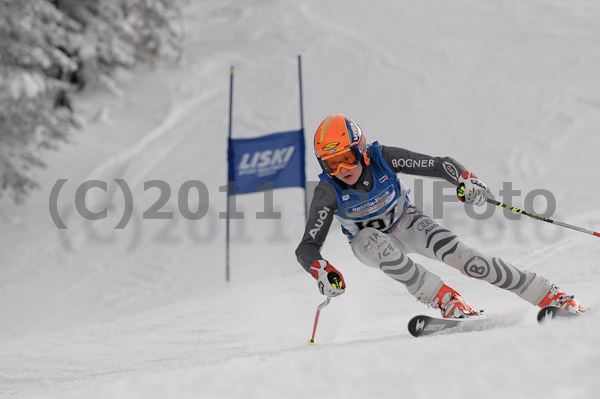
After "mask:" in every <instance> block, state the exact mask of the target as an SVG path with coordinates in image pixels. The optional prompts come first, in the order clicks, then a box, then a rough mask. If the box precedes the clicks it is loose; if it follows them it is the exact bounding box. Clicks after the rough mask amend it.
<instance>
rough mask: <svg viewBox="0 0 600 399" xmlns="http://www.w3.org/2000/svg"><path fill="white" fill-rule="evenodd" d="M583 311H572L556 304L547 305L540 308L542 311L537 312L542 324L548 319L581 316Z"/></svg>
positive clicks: (539, 321)
mask: <svg viewBox="0 0 600 399" xmlns="http://www.w3.org/2000/svg"><path fill="white" fill-rule="evenodd" d="M581 314H582V313H581V312H570V311H568V310H564V309H561V308H558V307H556V306H546V307H544V308H542V309H540V311H539V312H538V314H537V321H538V323H540V324H542V323H544V322H546V321H548V320H551V319H554V318H562V319H564V318H570V317H577V316H581Z"/></svg>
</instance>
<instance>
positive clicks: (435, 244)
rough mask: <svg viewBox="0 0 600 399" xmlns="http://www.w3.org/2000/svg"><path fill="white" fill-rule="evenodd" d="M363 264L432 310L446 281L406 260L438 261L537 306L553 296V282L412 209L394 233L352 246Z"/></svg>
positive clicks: (362, 236) (369, 236)
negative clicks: (482, 249)
mask: <svg viewBox="0 0 600 399" xmlns="http://www.w3.org/2000/svg"><path fill="white" fill-rule="evenodd" d="M351 246H352V251H353V252H354V255H355V256H356V257H357V258H358V260H360V261H361V262H362V263H364V264H366V265H368V266H372V267H376V268H379V269H381V270H382V271H383V272H384V273H385V274H387V275H388V276H390V277H391V278H393V279H394V280H397V281H399V282H401V283H402V284H404V285H405V286H406V288H407V289H408V291H409V292H410V293H411V294H412V295H414V296H415V297H416V298H417V299H418V300H419V301H421V302H424V303H426V304H431V302H432V301H433V299H434V297H435V295H436V294H437V292H438V291H439V289H440V288H441V287H442V284H443V282H442V280H441V279H440V278H439V277H438V276H436V275H435V274H433V273H431V272H430V271H428V270H427V269H425V268H424V267H423V266H422V265H420V264H418V263H415V262H413V260H412V259H410V258H409V257H408V254H411V253H417V254H421V255H424V256H426V257H428V258H431V259H437V260H439V261H441V262H444V263H445V264H447V265H449V266H452V267H453V268H455V269H457V270H458V271H460V272H461V273H463V274H465V275H467V276H469V277H472V278H476V279H480V280H484V281H487V282H488V283H490V284H492V285H495V286H496V287H499V288H503V289H505V290H508V291H511V292H514V293H515V294H517V295H518V296H520V297H521V298H523V299H524V300H526V301H527V302H530V303H532V304H534V305H537V304H539V303H540V301H541V300H542V299H543V297H544V295H545V294H546V293H547V292H548V291H549V290H550V282H549V281H548V280H547V279H546V278H544V277H542V276H538V275H536V273H533V272H529V271H526V270H519V269H517V268H516V267H514V266H513V265H511V264H510V263H508V262H505V261H504V260H502V259H500V258H497V257H492V256H488V255H486V254H483V253H481V252H479V251H478V250H476V249H474V248H471V247H469V246H468V245H466V244H464V243H463V242H462V241H461V240H460V239H459V238H458V237H457V236H456V235H455V234H454V233H452V232H451V231H450V230H448V229H445V228H444V227H443V226H441V225H440V224H439V223H437V222H436V221H435V220H433V219H431V218H430V217H428V216H426V215H424V214H423V213H422V212H421V211H420V210H419V209H418V208H416V207H415V206H413V205H410V206H409V208H408V209H407V211H406V214H405V215H404V216H403V217H402V220H401V221H400V223H399V224H398V226H397V227H396V229H395V230H393V231H392V232H390V233H382V232H380V231H379V230H376V229H374V228H370V227H368V228H365V229H362V230H360V231H359V232H358V233H357V234H356V236H355V237H354V240H353V241H352V243H351Z"/></svg>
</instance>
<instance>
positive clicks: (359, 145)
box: [315, 114, 370, 175]
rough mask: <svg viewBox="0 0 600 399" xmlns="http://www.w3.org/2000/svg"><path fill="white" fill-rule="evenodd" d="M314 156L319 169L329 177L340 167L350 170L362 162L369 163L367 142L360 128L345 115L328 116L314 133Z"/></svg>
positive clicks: (337, 171)
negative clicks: (319, 166) (319, 165)
mask: <svg viewBox="0 0 600 399" xmlns="http://www.w3.org/2000/svg"><path fill="white" fill-rule="evenodd" d="M315 155H316V156H317V159H318V160H319V164H321V168H323V170H324V171H325V172H327V173H328V174H329V175H335V174H337V173H339V171H340V170H341V168H342V167H344V168H346V169H352V168H355V167H357V166H358V164H359V163H360V162H361V161H363V162H364V163H365V165H368V164H369V163H370V159H369V155H368V153H367V142H366V140H365V136H364V135H363V133H362V130H360V127H358V125H357V124H356V123H355V122H354V121H353V120H352V119H350V118H348V117H347V116H346V115H342V114H337V115H330V116H328V117H327V118H325V120H324V121H323V122H321V124H320V125H319V128H318V129H317V132H316V133H315Z"/></svg>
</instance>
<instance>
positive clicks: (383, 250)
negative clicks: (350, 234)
mask: <svg viewBox="0 0 600 399" xmlns="http://www.w3.org/2000/svg"><path fill="white" fill-rule="evenodd" d="M352 252H354V256H356V257H357V258H358V260H360V261H361V262H362V263H364V264H365V265H368V266H371V267H376V268H379V266H380V264H381V262H385V261H386V260H390V259H397V258H399V257H400V256H401V254H402V252H401V251H400V249H398V248H397V246H396V244H395V243H394V242H393V241H392V239H391V237H390V236H389V235H387V234H385V233H382V232H381V231H379V230H377V229H374V228H372V227H367V228H364V229H362V230H361V231H359V232H358V233H357V234H356V236H355V237H354V240H353V241H352Z"/></svg>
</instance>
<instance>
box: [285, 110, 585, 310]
mask: <svg viewBox="0 0 600 399" xmlns="http://www.w3.org/2000/svg"><path fill="white" fill-rule="evenodd" d="M314 148H315V154H316V156H317V159H318V161H319V164H320V165H321V168H322V169H323V173H322V174H320V175H319V178H320V180H321V181H320V182H319V184H318V185H317V187H316V188H315V192H314V197H313V200H312V203H311V205H310V212H309V217H308V221H307V223H306V229H305V231H304V236H303V237H302V241H301V242H300V245H298V248H297V249H296V256H297V258H298V262H299V263H300V264H301V265H302V266H303V268H304V269H305V270H306V271H307V272H309V273H310V274H311V275H312V276H313V277H314V278H315V279H316V280H317V282H318V288H319V291H320V292H321V293H322V294H323V295H326V296H338V295H340V294H343V293H344V291H345V289H346V283H345V281H344V277H343V276H342V274H341V273H340V272H339V271H338V270H337V269H336V268H335V267H333V266H332V265H331V264H330V263H329V262H328V261H327V260H325V259H323V257H322V256H321V252H320V250H321V247H322V245H323V242H324V241H325V237H326V236H327V233H328V232H329V227H330V226H331V222H332V221H333V218H334V216H335V217H336V218H337V219H338V220H339V221H340V223H341V225H342V231H343V232H344V234H346V236H347V237H348V240H349V242H350V246H351V248H352V251H353V252H354V255H355V256H356V257H357V258H358V260H360V261H361V262H362V263H364V264H366V265H368V266H371V267H376V268H379V269H381V270H382V271H383V272H384V273H385V274H387V275H388V276H390V277H391V278H393V279H394V280H397V281H399V282H401V283H402V284H404V285H405V286H406V288H407V289H408V291H409V292H410V293H411V294H412V295H414V296H415V297H416V298H417V299H418V300H419V301H421V302H423V303H425V304H426V305H429V306H431V307H433V308H435V309H440V311H441V313H442V316H443V317H444V318H464V317H468V316H472V315H476V314H478V313H479V311H478V310H477V309H475V308H474V307H472V306H471V305H469V304H468V303H467V302H466V301H465V300H463V299H462V297H461V295H460V294H459V293H458V292H456V291H455V290H454V289H452V288H450V287H449V286H448V285H446V284H444V282H443V281H442V280H441V279H440V278H439V277H438V276H436V275H435V274H433V273H431V272H430V271H428V270H427V269H425V268H424V267H423V266H422V265H420V264H418V263H415V262H414V261H413V260H412V259H411V258H409V257H408V254H410V253H418V254H421V255H424V256H426V257H428V258H431V259H437V260H439V261H441V262H444V263H445V264H447V265H449V266H452V267H454V268H455V269H457V270H459V271H460V272H461V273H463V274H465V275H467V276H469V277H474V278H477V279H481V280H485V281H487V282H489V283H490V284H493V285H495V286H497V287H499V288H503V289H506V290H508V291H511V292H514V293H515V294H517V295H518V296H519V297H521V298H523V299H524V300H526V301H527V302H530V303H532V304H533V305H537V306H539V307H544V306H548V305H554V306H559V307H560V308H563V309H567V310H569V311H571V312H574V313H580V312H584V311H585V309H584V308H583V307H582V306H581V305H580V304H579V302H578V301H577V300H575V299H574V297H573V296H570V295H566V294H565V293H564V292H563V291H561V290H560V289H559V288H558V287H557V286H556V285H554V284H550V282H549V281H548V279H546V278H544V277H542V276H540V275H537V274H536V273H533V272H530V271H526V270H519V269H517V268H516V267H515V266H513V265H511V264H510V263H508V262H506V261H504V260H503V259H501V258H498V257H492V256H489V255H486V254H483V253H481V252H480V251H478V250H476V249H474V248H472V247H470V246H468V245H466V244H465V243H463V242H462V241H461V240H460V239H459V238H458V237H457V236H456V235H455V234H453V233H452V232H451V231H450V230H448V229H446V228H444V227H442V226H441V225H440V224H439V223H437V222H436V221H434V220H433V219H431V218H430V217H429V216H427V215H425V214H423V212H422V211H421V210H420V209H418V208H417V207H415V206H414V205H413V204H411V203H410V200H409V197H408V194H407V189H406V186H405V184H404V183H403V182H402V180H400V179H399V178H398V177H397V176H396V173H407V174H412V175H420V176H429V177H437V178H442V179H445V180H447V181H449V182H451V183H453V184H455V185H456V186H457V194H458V198H459V200H460V201H462V202H464V203H468V204H473V205H476V206H481V205H483V204H484V203H485V202H486V195H487V193H488V192H489V190H488V188H487V186H486V185H485V183H483V181H481V180H480V179H479V178H477V176H476V175H475V174H474V173H472V172H469V171H468V170H466V169H465V168H464V167H463V166H462V165H461V164H460V163H458V162H457V161H455V160H454V159H452V158H449V157H443V158H442V157H432V156H429V155H424V154H419V153H416V152H412V151H408V150H405V149H402V148H397V147H388V146H382V145H380V144H379V143H378V142H374V143H372V144H370V145H367V143H366V140H365V136H364V134H363V133H362V131H361V129H360V127H359V126H358V125H357V124H356V123H355V122H354V121H353V120H352V119H350V118H349V117H347V116H345V115H342V114H338V115H331V116H329V117H327V118H326V119H325V120H324V121H323V122H321V124H320V125H319V127H318V129H317V131H316V133H315V138H314Z"/></svg>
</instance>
